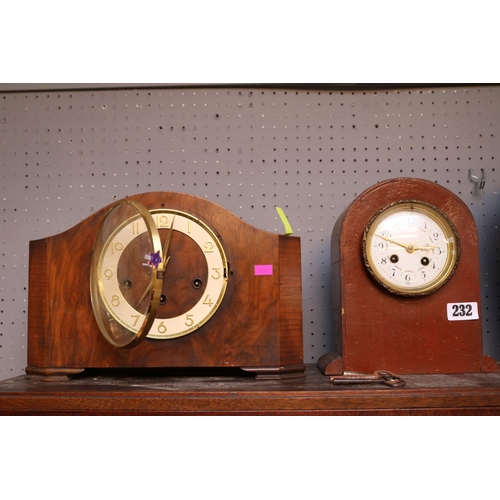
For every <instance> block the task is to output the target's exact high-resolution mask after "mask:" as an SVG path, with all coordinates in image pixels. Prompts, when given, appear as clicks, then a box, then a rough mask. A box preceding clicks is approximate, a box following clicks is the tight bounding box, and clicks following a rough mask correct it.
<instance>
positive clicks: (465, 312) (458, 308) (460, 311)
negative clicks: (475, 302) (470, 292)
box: [452, 304, 472, 317]
mask: <svg viewBox="0 0 500 500" xmlns="http://www.w3.org/2000/svg"><path fill="white" fill-rule="evenodd" d="M452 308H453V316H455V317H463V316H472V305H471V304H453V306H452Z"/></svg>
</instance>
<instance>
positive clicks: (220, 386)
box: [0, 365, 500, 416]
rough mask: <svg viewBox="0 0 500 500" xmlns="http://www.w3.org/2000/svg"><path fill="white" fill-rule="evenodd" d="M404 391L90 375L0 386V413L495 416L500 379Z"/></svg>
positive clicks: (301, 382) (243, 378)
mask: <svg viewBox="0 0 500 500" xmlns="http://www.w3.org/2000/svg"><path fill="white" fill-rule="evenodd" d="M404 380H405V382H406V386H405V387H401V388H390V387H387V386H384V385H373V384H360V385H351V386H335V385H334V384H332V383H331V382H329V377H326V376H324V375H322V374H321V372H320V371H319V370H318V368H317V367H316V366H315V365H306V372H305V377H303V378H297V379H283V380H255V379H254V378H253V377H252V376H249V375H245V373H244V372H241V371H234V370H223V371H221V370H217V371H212V370H202V371H192V370H191V371H182V370H172V369H169V370H149V371H145V370H125V371H123V370H122V371H117V370H97V371H96V370H94V371H88V372H87V373H84V374H82V375H79V376H76V377H74V378H72V379H70V380H66V381H61V380H57V381H52V382H50V381H49V382H47V381H38V380H28V379H27V378H26V377H24V376H20V377H16V378H13V379H10V380H6V381H3V382H0V414H1V415H343V416H346V415H500V373H470V374H450V375H447V374H437V375H407V376H405V377H404Z"/></svg>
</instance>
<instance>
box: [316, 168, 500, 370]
mask: <svg viewBox="0 0 500 500" xmlns="http://www.w3.org/2000/svg"><path fill="white" fill-rule="evenodd" d="M331 252H332V280H333V281H332V283H333V290H332V296H333V314H334V343H335V351H334V352H332V353H329V354H325V355H324V356H322V357H321V358H320V359H319V360H318V366H319V368H320V369H321V370H322V371H323V373H325V374H327V375H341V374H345V373H348V372H359V373H369V372H373V371H375V370H390V371H393V372H396V373H401V374H414V373H463V372H482V371H498V370H499V369H498V364H497V363H496V361H495V360H493V359H492V358H490V357H489V356H484V355H483V349H482V328H481V318H480V311H481V307H480V301H481V293H480V283H479V276H480V274H479V250H478V238H477V230H476V225H475V222H474V219H473V216H472V214H471V212H470V210H469V209H468V207H467V206H466V205H465V203H464V202H463V201H462V200H461V199H460V198H458V197H457V196H456V195H455V194H453V193H452V192H450V191H449V190H448V189H446V188H444V187H442V186H439V185H437V184H435V183H433V182H429V181H426V180H422V179H414V178H398V179H391V180H388V181H384V182H381V183H379V184H376V185H374V186H372V187H371V188H369V189H367V190H366V191H365V192H364V193H362V194H361V195H360V196H359V197H358V198H357V199H356V200H355V201H354V202H353V203H351V205H350V206H349V207H347V209H346V210H345V211H344V213H343V214H342V215H341V217H340V218H339V219H338V221H337V223H336V224H335V227H334V230H333V233H332V242H331Z"/></svg>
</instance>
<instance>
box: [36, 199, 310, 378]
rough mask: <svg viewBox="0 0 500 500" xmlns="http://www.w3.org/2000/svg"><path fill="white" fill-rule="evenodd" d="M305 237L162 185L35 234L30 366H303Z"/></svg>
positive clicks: (48, 372)
mask: <svg viewBox="0 0 500 500" xmlns="http://www.w3.org/2000/svg"><path fill="white" fill-rule="evenodd" d="M301 288H302V286H301V258H300V239H299V238H297V237H290V236H283V235H277V234H273V233H269V232H266V231H262V230H259V229H256V228H254V227H253V226H251V225H249V224H247V223H245V222H244V221H242V220H241V219H240V218H238V217H237V216H235V215H234V214H232V213H230V212H229V211H227V210H225V209H224V208H222V207H220V206H218V205H216V204H214V203H212V202H210V201H207V200H204V199H201V198H198V197H195V196H191V195H187V194H180V193H163V192H152V193H145V194H141V195H134V196H131V197H129V198H126V199H124V200H120V201H118V202H116V203H113V204H112V205H110V206H108V207H104V208H103V209H101V210H99V211H98V212H96V213H95V214H93V215H92V216H90V217H88V218H87V219H85V220H83V221H82V222H80V223H79V224H77V225H76V226H75V227H73V228H72V229H69V230H68V231H65V232H64V233H61V234H59V235H55V236H52V237H48V238H44V239H41V240H36V241H31V242H30V273H29V304H28V307H29V308H28V366H27V368H26V373H27V374H28V376H31V377H34V376H44V377H49V376H68V375H72V374H76V373H80V372H82V371H83V370H85V369H86V368H160V367H161V368H198V367H203V368H212V367H213V368H215V367H218V368H223V367H238V368H242V369H243V370H246V371H249V372H252V373H254V374H255V375H256V376H257V377H259V378H274V377H295V376H302V375H303V371H304V369H305V367H304V365H303V346H302V344H303V340H302V302H301V301H302V293H301Z"/></svg>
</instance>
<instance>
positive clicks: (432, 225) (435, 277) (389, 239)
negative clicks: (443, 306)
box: [362, 200, 460, 296]
mask: <svg viewBox="0 0 500 500" xmlns="http://www.w3.org/2000/svg"><path fill="white" fill-rule="evenodd" d="M362 251H363V259H364V263H365V266H366V268H367V269H368V271H369V272H370V274H371V275H372V277H373V278H374V279H375V280H376V281H377V282H378V283H379V284H380V285H382V286H383V287H385V288H386V289H387V290H389V291H390V292H392V293H395V294H400V295H414V296H418V295H427V294H429V293H432V292H435V291H436V290H437V289H438V288H440V287H441V286H443V285H444V284H445V283H446V282H447V281H448V280H449V279H450V278H451V276H452V275H453V273H454V271H455V269H456V267H457V265H458V259H459V255H460V243H459V239H458V235H457V233H456V230H455V228H454V226H453V224H452V223H451V221H450V220H449V219H448V217H447V216H446V215H445V214H444V213H443V212H441V211H440V210H438V209H437V208H436V207H434V206H432V205H430V204H428V203H423V202H419V201H407V200H402V201H398V202H395V203H392V204H390V205H388V206H387V207H385V208H384V209H382V210H381V211H380V212H379V213H377V214H376V215H375V216H374V217H373V218H372V219H371V221H370V222H369V223H368V225H367V227H366V229H365V233H364V237H363V247H362Z"/></svg>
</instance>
